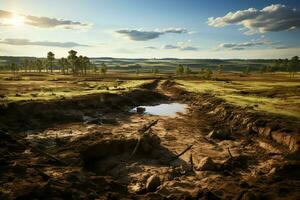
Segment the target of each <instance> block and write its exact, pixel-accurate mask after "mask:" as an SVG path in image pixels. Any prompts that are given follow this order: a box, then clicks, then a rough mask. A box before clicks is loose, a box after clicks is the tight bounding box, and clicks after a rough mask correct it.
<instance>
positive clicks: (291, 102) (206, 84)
mask: <svg viewBox="0 0 300 200" xmlns="http://www.w3.org/2000/svg"><path fill="white" fill-rule="evenodd" d="M177 83H178V84H180V87H182V88H184V89H186V90H188V91H191V92H199V93H212V94H214V95H215V96H217V97H220V98H222V99H224V100H226V101H227V102H229V103H232V104H235V105H239V106H253V108H254V109H255V110H260V111H266V112H269V113H272V114H279V115H286V116H293V117H297V118H300V110H299V108H300V82H299V81H294V82H291V81H289V80H288V79H287V80H286V81H280V82H276V81H274V82H271V81H261V80H260V81H255V80H248V81H227V82H226V81H208V80H200V81H199V80H193V81H188V80H178V81H177Z"/></svg>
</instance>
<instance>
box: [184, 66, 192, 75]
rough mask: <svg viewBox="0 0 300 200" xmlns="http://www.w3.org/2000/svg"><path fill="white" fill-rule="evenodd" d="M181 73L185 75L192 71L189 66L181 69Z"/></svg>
mask: <svg viewBox="0 0 300 200" xmlns="http://www.w3.org/2000/svg"><path fill="white" fill-rule="evenodd" d="M183 73H184V74H186V75H189V74H191V73H192V70H191V69H190V68H189V67H185V68H184V70H183Z"/></svg>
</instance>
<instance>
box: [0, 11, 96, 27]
mask: <svg viewBox="0 0 300 200" xmlns="http://www.w3.org/2000/svg"><path fill="white" fill-rule="evenodd" d="M14 17H17V18H19V20H22V23H24V24H27V25H30V26H34V27H39V28H54V27H61V28H64V29H84V28H88V27H90V26H91V24H87V23H82V22H77V21H72V20H65V19H57V18H49V17H39V16H32V15H23V14H16V13H12V12H9V11H4V10H0V26H12V25H14V24H13V20H10V19H13V18H14Z"/></svg>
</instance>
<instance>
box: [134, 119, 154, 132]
mask: <svg viewBox="0 0 300 200" xmlns="http://www.w3.org/2000/svg"><path fill="white" fill-rule="evenodd" d="M157 122H158V120H154V121H152V122H150V123H147V124H145V125H144V126H143V127H142V128H140V129H139V130H138V132H139V133H140V134H143V133H145V132H146V131H148V130H149V129H150V128H151V127H152V126H154V125H155V124H157Z"/></svg>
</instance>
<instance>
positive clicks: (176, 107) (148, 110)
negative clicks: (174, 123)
mask: <svg viewBox="0 0 300 200" xmlns="http://www.w3.org/2000/svg"><path fill="white" fill-rule="evenodd" d="M187 107H188V106H187V104H181V103H165V104H159V105H154V106H138V107H135V108H133V109H132V110H131V111H130V112H133V113H145V114H149V115H160V116H175V115H176V114H177V113H185V112H186V110H187Z"/></svg>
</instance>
